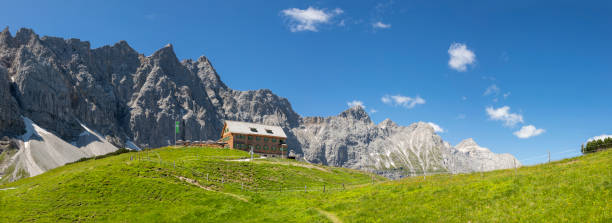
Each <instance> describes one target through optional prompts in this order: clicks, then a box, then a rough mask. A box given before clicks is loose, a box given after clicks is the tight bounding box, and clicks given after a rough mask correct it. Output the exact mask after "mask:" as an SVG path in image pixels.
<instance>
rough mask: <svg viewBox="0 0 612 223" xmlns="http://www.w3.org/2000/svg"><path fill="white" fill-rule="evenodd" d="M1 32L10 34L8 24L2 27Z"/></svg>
mask: <svg viewBox="0 0 612 223" xmlns="http://www.w3.org/2000/svg"><path fill="white" fill-rule="evenodd" d="M2 34H9V35H10V34H11V31H10V30H9V27H8V26H6V27H4V29H3V30H2Z"/></svg>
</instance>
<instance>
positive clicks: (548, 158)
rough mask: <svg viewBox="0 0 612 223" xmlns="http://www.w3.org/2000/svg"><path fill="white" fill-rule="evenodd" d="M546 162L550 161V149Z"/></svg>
mask: <svg viewBox="0 0 612 223" xmlns="http://www.w3.org/2000/svg"><path fill="white" fill-rule="evenodd" d="M548 163H550V150H548Z"/></svg>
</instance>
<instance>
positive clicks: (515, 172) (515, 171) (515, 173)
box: [512, 159, 518, 177]
mask: <svg viewBox="0 0 612 223" xmlns="http://www.w3.org/2000/svg"><path fill="white" fill-rule="evenodd" d="M512 163H514V177H516V176H517V175H518V172H517V169H516V160H515V159H513V160H512Z"/></svg>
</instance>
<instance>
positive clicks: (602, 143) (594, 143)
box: [581, 137, 612, 154]
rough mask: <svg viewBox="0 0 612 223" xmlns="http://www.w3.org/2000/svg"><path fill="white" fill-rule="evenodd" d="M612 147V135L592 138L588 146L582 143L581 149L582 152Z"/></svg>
mask: <svg viewBox="0 0 612 223" xmlns="http://www.w3.org/2000/svg"><path fill="white" fill-rule="evenodd" d="M608 148H612V137H608V138H605V139H598V140H591V141H589V142H587V144H586V147H585V146H584V145H582V147H581V151H582V153H584V154H586V153H592V152H597V151H600V150H604V149H608Z"/></svg>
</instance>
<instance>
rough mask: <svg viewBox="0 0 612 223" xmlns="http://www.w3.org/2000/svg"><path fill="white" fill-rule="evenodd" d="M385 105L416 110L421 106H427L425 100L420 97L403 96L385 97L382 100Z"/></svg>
mask: <svg viewBox="0 0 612 223" xmlns="http://www.w3.org/2000/svg"><path fill="white" fill-rule="evenodd" d="M380 100H381V101H382V102H383V103H385V104H390V105H395V106H398V105H399V106H403V107H405V108H408V109H410V108H414V106H416V105H419V104H425V99H423V98H421V97H420V96H416V97H414V98H412V97H408V96H403V95H385V96H383V97H382V98H381V99H380Z"/></svg>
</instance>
